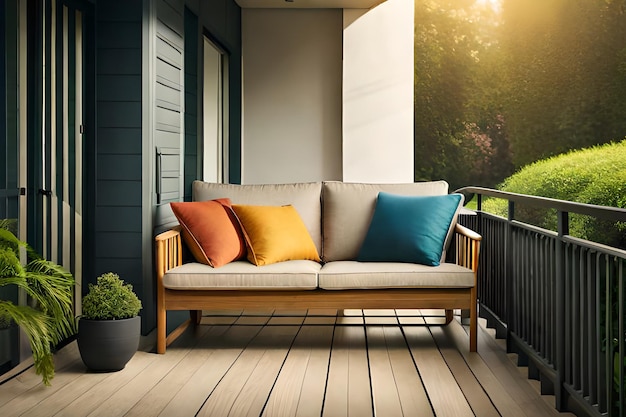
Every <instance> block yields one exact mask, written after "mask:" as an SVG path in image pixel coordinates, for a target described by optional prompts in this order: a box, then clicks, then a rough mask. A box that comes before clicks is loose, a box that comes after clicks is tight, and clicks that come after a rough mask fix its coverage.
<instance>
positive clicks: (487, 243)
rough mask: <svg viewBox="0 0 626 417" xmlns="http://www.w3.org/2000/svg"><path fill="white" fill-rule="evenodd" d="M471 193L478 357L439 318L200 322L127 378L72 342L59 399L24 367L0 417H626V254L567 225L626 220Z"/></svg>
mask: <svg viewBox="0 0 626 417" xmlns="http://www.w3.org/2000/svg"><path fill="white" fill-rule="evenodd" d="M461 191H462V192H465V193H473V194H476V195H478V210H477V211H476V212H475V213H471V214H470V213H468V214H463V215H461V218H460V222H461V223H462V224H464V225H466V226H468V227H471V228H472V229H474V230H476V231H477V232H479V233H481V234H482V235H483V243H482V249H481V254H480V268H479V271H478V275H479V311H480V315H481V317H482V319H481V325H480V326H479V327H480V331H479V336H478V352H477V353H470V352H469V351H468V345H469V343H468V336H467V329H466V326H465V320H464V312H463V311H457V312H456V319H455V320H453V321H452V323H451V324H449V325H447V326H446V325H443V324H442V323H443V318H442V317H441V316H442V315H443V312H440V311H431V310H396V311H393V310H363V311H362V310H344V311H334V310H332V311H328V310H310V311H247V310H246V311H205V312H204V317H203V319H202V324H203V325H201V326H199V327H197V328H195V329H193V328H189V329H187V330H186V332H185V333H184V334H183V335H182V336H181V337H179V338H178V339H177V340H176V342H174V344H173V345H171V346H170V347H169V348H168V352H167V354H166V355H156V354H154V353H153V352H154V345H155V340H154V335H149V336H147V337H145V338H144V339H143V342H142V345H143V346H142V348H141V349H140V351H139V352H138V353H137V354H136V355H135V357H134V358H133V359H132V360H131V362H130V363H129V364H128V365H127V367H126V368H125V369H124V370H123V371H120V372H117V373H110V374H97V373H88V372H86V370H85V367H84V365H83V364H82V362H81V360H80V356H79V354H78V351H77V348H76V344H75V342H72V343H70V344H68V345H67V346H65V347H64V348H62V349H60V351H59V352H58V353H57V355H56V361H57V375H56V377H55V379H54V380H53V385H52V387H50V388H44V387H43V386H42V385H41V382H40V379H39V377H38V376H36V375H35V373H34V371H33V370H32V368H28V367H26V369H25V370H24V371H23V372H19V371H20V370H19V369H18V370H14V371H12V373H11V374H10V375H5V376H4V377H2V378H0V383H1V384H2V385H0V413H1V414H2V415H3V416H5V415H7V416H8V415H21V414H24V415H53V414H56V413H58V414H59V415H72V416H74V415H87V414H91V415H97V414H102V415H107V416H110V415H177V416H179V415H216V416H225V415H231V416H241V415H254V416H270V415H279V416H291V415H309V414H310V415H328V416H340V415H357V416H366V415H382V416H395V415H405V416H415V415H420V416H421V415H437V416H444V415H455V416H456V415H476V416H489V415H518V416H524V415H526V416H544V415H547V416H549V415H577V416H624V415H626V408H625V407H626V404H625V401H624V394H625V387H626V385H625V372H626V367H624V366H620V365H619V364H624V363H625V353H626V340H625V337H624V336H625V334H626V333H625V327H624V326H625V320H624V319H625V315H624V296H625V292H626V290H625V288H624V284H625V282H624V281H625V273H624V269H625V268H624V267H625V265H626V251H624V250H623V249H619V248H616V247H611V246H607V245H605V244H601V243H598V242H592V241H589V240H583V239H580V238H577V237H574V236H571V235H570V228H569V224H570V220H571V219H572V218H573V216H579V215H584V216H588V217H590V218H599V219H604V220H607V221H610V222H625V221H626V210H625V209H618V208H609V207H599V206H591V205H585V204H577V203H572V202H566V201H558V200H551V199H546V198H539V197H530V196H522V195H517V194H511V193H504V192H500V191H495V190H490V189H483V188H477V187H470V188H465V189H463V190H461ZM485 197H491V198H499V199H504V200H506V201H507V202H508V214H507V216H506V217H499V216H496V215H493V214H489V213H486V212H484V211H482V210H481V209H482V202H483V199H484V198H485ZM528 207H533V208H538V209H542V210H548V211H550V212H551V213H552V214H553V215H554V218H555V225H556V230H548V229H544V228H540V227H537V226H534V225H531V224H528V223H524V222H522V221H520V220H518V217H516V213H518V214H519V213H522V212H523V211H524V210H526V209H527V208H528ZM521 208H522V209H521ZM22 368H23V367H22ZM557 410H560V411H561V412H559V411H557Z"/></svg>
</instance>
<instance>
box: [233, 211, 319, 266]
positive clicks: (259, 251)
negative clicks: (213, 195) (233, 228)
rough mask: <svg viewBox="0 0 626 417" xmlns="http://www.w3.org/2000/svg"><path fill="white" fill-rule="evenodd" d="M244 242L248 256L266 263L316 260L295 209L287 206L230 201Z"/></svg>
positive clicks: (315, 251) (309, 237)
mask: <svg viewBox="0 0 626 417" xmlns="http://www.w3.org/2000/svg"><path fill="white" fill-rule="evenodd" d="M233 210H234V211H235V214H236V215H237V217H238V218H239V221H240V223H241V226H242V229H243V233H244V236H245V239H246V244H247V245H248V260H249V261H250V262H252V263H253V264H255V265H257V266H260V265H268V264H272V263H276V262H282V261H290V260H296V259H308V260H312V261H317V262H319V261H320V257H319V254H318V253H317V248H316V247H315V243H313V239H311V235H310V234H309V231H308V230H307V228H306V226H305V225H304V222H303V221H302V219H301V218H300V215H299V214H298V211H297V210H296V209H295V207H293V206H292V205H288V206H249V205H239V204H233Z"/></svg>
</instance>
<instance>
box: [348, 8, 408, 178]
mask: <svg viewBox="0 0 626 417" xmlns="http://www.w3.org/2000/svg"><path fill="white" fill-rule="evenodd" d="M413 37H414V5H413V1H408V0H387V1H386V2H384V3H382V4H381V5H379V6H377V7H375V8H373V9H371V10H369V11H366V10H355V9H346V10H345V11H344V33H343V56H344V61H343V180H344V181H355V182H357V181H362V182H379V183H381V182H392V183H393V182H413V178H414V173H413V170H414V169H413V166H414V154H413V147H414V145H413V111H414V110H413V108H414V104H413V90H414V84H413V73H414V69H413V67H414V58H413V56H414V49H413Z"/></svg>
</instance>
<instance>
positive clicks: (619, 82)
mask: <svg viewBox="0 0 626 417" xmlns="http://www.w3.org/2000/svg"><path fill="white" fill-rule="evenodd" d="M488 4H490V3H489V2H485V1H475V0H416V3H415V179H416V180H422V179H437V178H443V179H446V180H448V182H450V184H451V186H452V187H453V188H456V187H460V186H463V185H485V186H495V185H496V184H498V183H499V182H501V181H502V180H503V179H504V178H505V177H507V176H509V175H510V174H512V173H513V172H514V171H516V170H518V169H519V168H521V167H523V166H524V165H527V164H529V163H532V162H534V161H536V160H539V159H543V158H547V157H550V156H553V155H557V154H561V153H563V152H567V151H569V150H572V149H582V148H586V147H589V146H593V145H598V144H603V143H608V142H611V141H612V140H619V139H620V138H623V137H624V136H625V134H626V117H624V114H626V25H625V24H624V21H625V18H626V15H625V13H624V11H625V9H626V1H625V0H577V1H571V0H501V1H500V3H499V6H498V7H496V8H493V7H490V6H488Z"/></svg>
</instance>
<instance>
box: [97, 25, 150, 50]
mask: <svg viewBox="0 0 626 417" xmlns="http://www.w3.org/2000/svg"><path fill="white" fill-rule="evenodd" d="M97 32H98V41H99V47H101V48H120V47H122V46H123V47H124V48H125V49H141V20H139V21H128V22H106V21H101V22H99V24H98V30H97Z"/></svg>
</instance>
